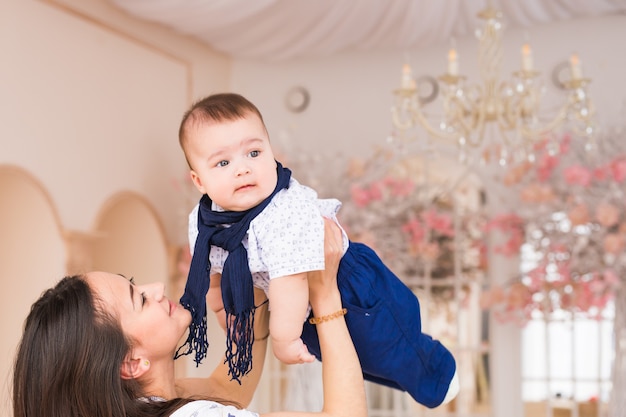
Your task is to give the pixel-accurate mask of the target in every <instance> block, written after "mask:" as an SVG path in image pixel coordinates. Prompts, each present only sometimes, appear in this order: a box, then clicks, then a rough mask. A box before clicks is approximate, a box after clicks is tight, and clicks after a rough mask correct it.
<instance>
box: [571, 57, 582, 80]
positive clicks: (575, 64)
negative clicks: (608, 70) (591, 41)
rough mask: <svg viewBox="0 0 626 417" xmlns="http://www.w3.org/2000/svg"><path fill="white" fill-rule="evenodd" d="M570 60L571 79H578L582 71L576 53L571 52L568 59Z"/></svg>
mask: <svg viewBox="0 0 626 417" xmlns="http://www.w3.org/2000/svg"><path fill="white" fill-rule="evenodd" d="M569 62H570V70H571V72H572V79H573V80H580V79H581V78H583V71H582V69H581V67H580V59H578V55H576V54H572V56H571V57H570V59H569Z"/></svg>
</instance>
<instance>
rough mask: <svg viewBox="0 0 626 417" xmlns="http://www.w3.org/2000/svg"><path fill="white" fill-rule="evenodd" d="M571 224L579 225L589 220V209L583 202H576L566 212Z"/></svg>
mask: <svg viewBox="0 0 626 417" xmlns="http://www.w3.org/2000/svg"><path fill="white" fill-rule="evenodd" d="M567 217H569V220H570V221H571V222H572V226H579V225H581V224H585V223H588V222H589V209H588V208H587V205H585V204H584V203H578V204H577V205H575V206H574V207H572V208H571V209H570V210H569V211H568V212H567Z"/></svg>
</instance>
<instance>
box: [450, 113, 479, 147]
mask: <svg viewBox="0 0 626 417" xmlns="http://www.w3.org/2000/svg"><path fill="white" fill-rule="evenodd" d="M473 104H474V106H473V107H472V108H470V109H465V113H467V114H468V115H469V117H466V116H465V113H463V114H458V113H457V114H456V115H455V116H456V118H457V123H458V124H459V125H460V126H461V130H462V132H463V135H464V137H465V141H466V143H467V144H468V145H470V146H471V147H474V148H475V147H478V146H480V144H481V143H482V141H483V139H484V135H485V120H486V110H485V107H484V106H480V105H476V104H475V103H473ZM468 118H469V119H470V120H471V122H470V123H468V122H467V119H468ZM474 131H478V134H477V135H472V132H474ZM473 136H475V137H474V138H473Z"/></svg>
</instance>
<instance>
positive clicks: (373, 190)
mask: <svg viewBox="0 0 626 417" xmlns="http://www.w3.org/2000/svg"><path fill="white" fill-rule="evenodd" d="M369 194H370V199H371V200H373V201H379V200H382V199H383V184H382V181H374V182H373V183H372V184H371V185H370V189H369Z"/></svg>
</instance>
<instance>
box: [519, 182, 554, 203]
mask: <svg viewBox="0 0 626 417" xmlns="http://www.w3.org/2000/svg"><path fill="white" fill-rule="evenodd" d="M520 198H521V199H522V201H524V202H526V203H547V202H550V201H552V200H553V199H554V191H553V190H552V187H550V185H548V184H538V183H533V184H529V185H528V186H526V187H525V188H524V189H523V190H522V192H521V194H520Z"/></svg>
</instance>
